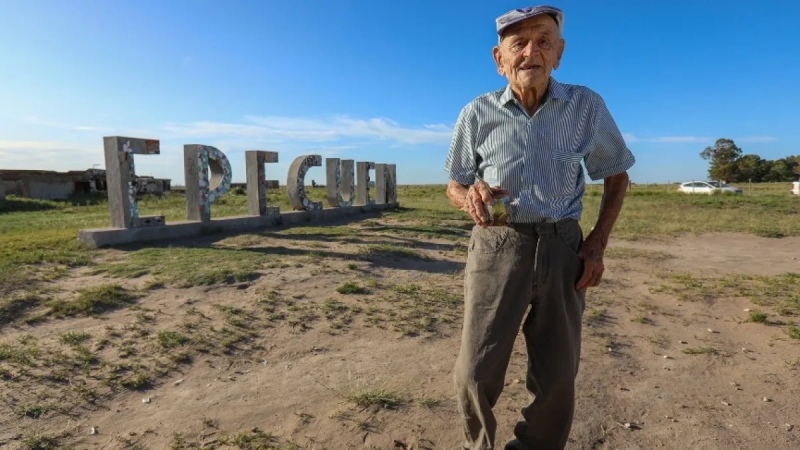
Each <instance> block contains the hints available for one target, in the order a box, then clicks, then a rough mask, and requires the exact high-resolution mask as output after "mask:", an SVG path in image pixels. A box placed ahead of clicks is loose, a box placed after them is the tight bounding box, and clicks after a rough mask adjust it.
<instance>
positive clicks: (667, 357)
mask: <svg viewBox="0 0 800 450" xmlns="http://www.w3.org/2000/svg"><path fill="white" fill-rule="evenodd" d="M664 359H672V358H670V357H669V355H664Z"/></svg>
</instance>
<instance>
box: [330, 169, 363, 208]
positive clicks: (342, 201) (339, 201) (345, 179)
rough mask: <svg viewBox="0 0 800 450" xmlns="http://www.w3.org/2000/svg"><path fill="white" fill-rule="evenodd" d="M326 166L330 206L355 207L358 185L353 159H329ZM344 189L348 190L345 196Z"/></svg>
mask: <svg viewBox="0 0 800 450" xmlns="http://www.w3.org/2000/svg"><path fill="white" fill-rule="evenodd" d="M325 164H326V169H327V171H326V178H327V181H326V183H327V186H328V187H327V190H328V193H327V198H328V204H329V205H330V206H333V207H337V206H338V207H342V208H346V207H348V206H353V202H354V201H355V199H356V183H355V177H354V176H353V165H354V161H353V160H352V159H343V160H339V158H327V159H326V160H325ZM342 188H344V189H346V193H345V194H342Z"/></svg>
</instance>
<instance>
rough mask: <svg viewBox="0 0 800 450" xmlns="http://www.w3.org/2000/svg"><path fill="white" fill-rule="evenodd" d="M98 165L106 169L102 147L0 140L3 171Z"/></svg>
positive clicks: (84, 167)
mask: <svg viewBox="0 0 800 450" xmlns="http://www.w3.org/2000/svg"><path fill="white" fill-rule="evenodd" d="M95 164H100V165H101V167H102V165H104V159H103V146H102V144H100V145H88V144H80V143H63V142H54V141H24V140H17V141H13V140H0V167H1V168H3V169H39V170H58V171H63V170H82V169H87V168H89V167H92V166H93V165H95Z"/></svg>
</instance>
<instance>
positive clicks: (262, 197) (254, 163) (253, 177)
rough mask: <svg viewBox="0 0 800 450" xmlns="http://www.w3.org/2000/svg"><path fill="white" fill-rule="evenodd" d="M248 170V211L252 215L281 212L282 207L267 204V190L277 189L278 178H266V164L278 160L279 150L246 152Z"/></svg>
mask: <svg viewBox="0 0 800 450" xmlns="http://www.w3.org/2000/svg"><path fill="white" fill-rule="evenodd" d="M244 160H245V166H246V171H247V213H248V214H250V215H251V216H268V215H271V214H279V213H280V207H278V206H273V207H270V206H268V205H267V190H269V189H277V188H278V180H265V177H266V176H265V175H264V164H266V163H276V162H278V152H265V151H261V150H248V151H246V152H244Z"/></svg>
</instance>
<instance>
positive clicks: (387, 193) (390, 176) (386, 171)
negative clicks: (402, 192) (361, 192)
mask: <svg viewBox="0 0 800 450" xmlns="http://www.w3.org/2000/svg"><path fill="white" fill-rule="evenodd" d="M395 167H396V166H395V165H394V164H375V197H376V200H375V203H377V204H379V205H385V204H387V203H395V202H396V201H397V182H396V181H395V170H396V169H395Z"/></svg>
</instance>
